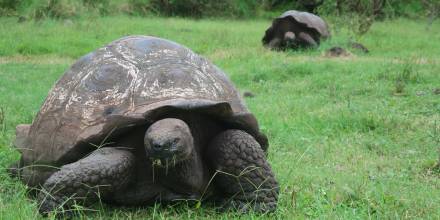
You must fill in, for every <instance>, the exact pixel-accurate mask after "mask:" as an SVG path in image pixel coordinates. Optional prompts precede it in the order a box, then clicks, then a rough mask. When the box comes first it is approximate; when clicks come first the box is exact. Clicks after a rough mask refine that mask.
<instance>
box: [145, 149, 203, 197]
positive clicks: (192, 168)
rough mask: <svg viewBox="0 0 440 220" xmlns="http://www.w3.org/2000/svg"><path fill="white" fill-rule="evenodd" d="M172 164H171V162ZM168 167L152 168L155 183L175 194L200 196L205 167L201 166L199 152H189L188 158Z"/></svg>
mask: <svg viewBox="0 0 440 220" xmlns="http://www.w3.org/2000/svg"><path fill="white" fill-rule="evenodd" d="M171 163H172V162H171ZM171 163H169V164H168V166H166V165H162V166H160V167H159V166H154V165H153V169H154V171H153V172H154V173H155V174H154V175H155V179H156V180H155V182H156V181H157V182H158V183H160V184H161V185H164V186H166V187H167V188H170V189H171V190H172V191H174V192H176V193H183V194H188V193H195V194H200V193H201V192H202V191H201V190H203V188H204V186H205V185H206V183H205V178H204V176H205V173H206V167H205V166H204V164H203V161H202V158H201V156H200V152H197V151H196V150H195V149H194V150H193V152H191V155H190V158H189V159H187V160H183V161H180V162H178V163H176V164H175V165H174V164H171Z"/></svg>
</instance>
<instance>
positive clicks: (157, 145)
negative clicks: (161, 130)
mask: <svg viewBox="0 0 440 220" xmlns="http://www.w3.org/2000/svg"><path fill="white" fill-rule="evenodd" d="M152 148H153V150H156V151H159V150H162V145H160V144H158V143H153V144H152Z"/></svg>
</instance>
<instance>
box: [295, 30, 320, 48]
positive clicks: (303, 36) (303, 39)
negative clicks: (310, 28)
mask: <svg viewBox="0 0 440 220" xmlns="http://www.w3.org/2000/svg"><path fill="white" fill-rule="evenodd" d="M298 41H299V42H300V43H303V44H305V46H307V47H312V48H315V47H318V46H319V42H316V41H315V39H313V37H312V36H310V34H308V33H305V32H300V33H299V34H298Z"/></svg>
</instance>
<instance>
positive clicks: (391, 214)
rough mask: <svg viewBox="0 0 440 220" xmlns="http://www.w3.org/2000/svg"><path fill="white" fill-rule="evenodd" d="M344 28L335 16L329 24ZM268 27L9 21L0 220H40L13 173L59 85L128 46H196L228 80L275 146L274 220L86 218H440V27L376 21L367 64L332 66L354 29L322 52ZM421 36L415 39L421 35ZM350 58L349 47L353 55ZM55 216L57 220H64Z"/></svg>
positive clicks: (100, 214)
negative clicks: (21, 145)
mask: <svg viewBox="0 0 440 220" xmlns="http://www.w3.org/2000/svg"><path fill="white" fill-rule="evenodd" d="M328 20H329V21H333V19H332V17H329V18H328ZM269 25H270V21H267V20H247V21H238V20H212V19H211V20H189V19H179V18H142V17H129V16H112V17H102V18H100V17H94V16H91V17H88V16H85V17H81V16H80V17H78V18H77V19H73V20H72V21H71V22H69V23H66V22H65V21H64V20H52V19H45V20H42V21H40V22H38V23H35V22H34V21H25V22H22V23H17V20H16V19H15V18H0V219H38V218H41V217H40V216H39V215H38V213H37V206H38V204H36V202H35V201H34V200H30V199H29V198H28V197H27V195H26V187H25V186H24V185H23V184H21V183H20V182H19V181H17V180H14V179H11V178H9V177H8V175H7V174H6V172H5V170H4V168H5V167H7V166H8V165H9V164H11V163H12V162H14V161H16V160H17V159H18V158H19V153H18V152H17V151H16V150H15V149H14V148H13V141H14V137H15V126H16V125H17V124H22V123H31V122H32V119H33V118H34V116H35V115H36V113H37V112H38V110H39V108H40V105H41V104H42V103H43V101H44V98H45V97H46V95H47V93H48V91H49V90H50V88H51V87H52V85H53V84H54V83H55V81H56V80H57V79H58V78H59V77H60V76H61V75H62V74H63V72H64V71H65V70H67V68H68V67H69V66H70V65H71V64H73V62H74V61H75V60H76V59H78V58H79V57H80V56H82V55H84V54H86V53H88V52H90V51H92V50H94V49H96V48H98V47H101V46H103V45H105V44H107V43H108V42H110V41H112V40H115V39H117V38H120V37H122V36H124V35H134V34H143V35H153V36H158V37H162V38H167V39H170V40H173V41H176V42H178V43H181V44H183V45H186V46H188V47H189V48H191V49H193V50H194V51H196V52H197V53H200V54H202V55H204V56H205V57H207V58H209V59H210V60H211V61H213V62H214V63H215V64H216V65H218V66H219V67H220V68H221V69H223V70H224V71H225V72H226V73H227V74H228V75H229V76H230V78H231V79H232V81H233V82H234V83H235V84H236V86H237V88H238V89H239V90H240V91H250V92H252V93H253V94H254V95H255V97H253V98H246V102H247V105H248V106H249V108H250V110H251V111H252V112H253V113H255V115H256V117H257V118H258V120H259V122H260V124H261V126H262V129H263V130H264V132H265V133H267V134H268V136H269V140H270V148H269V155H268V157H269V161H270V163H271V165H272V168H273V170H274V172H275V174H276V176H277V179H278V180H279V182H280V186H281V190H280V192H281V194H280V198H279V199H280V200H279V207H278V210H277V211H276V212H275V213H272V214H266V215H257V214H255V213H249V214H246V215H242V216H239V215H237V214H236V213H233V212H228V213H216V212H215V209H214V208H213V207H211V206H210V205H209V204H205V203H204V202H202V203H201V204H199V203H198V204H195V205H194V204H186V203H181V204H178V205H170V206H167V205H159V204H158V205H156V206H153V207H136V208H123V207H113V206H108V205H104V204H98V205H96V206H93V207H91V208H92V209H94V210H96V211H83V215H81V216H80V218H83V219H88V218H92V219H146V218H147V219H232V218H240V219H265V218H276V219H297V218H300V219H302V218H324V219H354V218H358V219H366V218H375V219H390V218H392V219H395V218H399V219H400V218H402V219H414V218H423V219H438V218H440V209H439V208H438V207H439V206H438V204H440V188H439V186H440V174H439V171H438V170H439V168H438V167H436V163H437V161H438V158H439V153H438V148H439V146H440V145H439V143H440V142H439V140H440V95H439V93H440V92H437V91H440V77H439V73H440V57H439V54H438V51H439V48H440V40H439V39H440V35H439V33H440V23H439V21H438V20H437V21H434V23H433V24H432V26H431V28H430V29H429V30H427V29H426V25H427V24H426V22H425V21H420V20H408V19H397V20H392V21H390V20H386V21H383V22H375V23H373V24H372V26H371V28H370V30H369V31H368V32H367V33H365V34H364V35H362V36H360V37H359V38H358V40H359V41H360V42H361V43H362V44H364V45H365V46H367V47H368V49H369V50H370V53H369V54H362V53H358V52H356V51H352V53H354V54H353V55H352V56H350V57H345V58H327V57H325V56H323V54H324V51H325V50H326V49H328V48H330V47H332V46H336V45H340V46H343V47H346V45H347V43H348V42H349V40H350V37H351V33H352V32H351V30H350V29H349V28H348V27H347V26H341V27H339V26H337V25H335V24H334V23H330V26H331V27H332V32H333V33H335V34H334V35H333V37H332V38H331V39H330V40H329V41H327V42H324V43H323V44H322V45H321V46H320V48H319V49H318V50H317V51H288V52H285V53H284V52H274V51H270V50H267V49H265V48H263V47H262V45H261V38H262V35H263V33H264V31H265V29H266V28H267V27H268V26H269ZM409 30H411V31H409ZM348 49H349V50H350V48H348ZM52 218H54V217H52Z"/></svg>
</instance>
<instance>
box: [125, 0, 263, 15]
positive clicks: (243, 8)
mask: <svg viewBox="0 0 440 220" xmlns="http://www.w3.org/2000/svg"><path fill="white" fill-rule="evenodd" d="M141 1H142V0H131V2H136V3H139V2H141ZM142 2H146V1H145V0H144V1H142ZM261 6H263V0H241V1H236V0H150V1H148V4H147V5H145V6H144V7H139V8H143V11H147V10H146V9H149V10H151V11H153V12H154V13H156V14H160V15H165V16H183V17H196V18H200V17H213V16H223V17H231V16H232V17H250V16H254V15H256V13H257V11H258V10H259V9H260V8H262V7H261Z"/></svg>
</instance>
